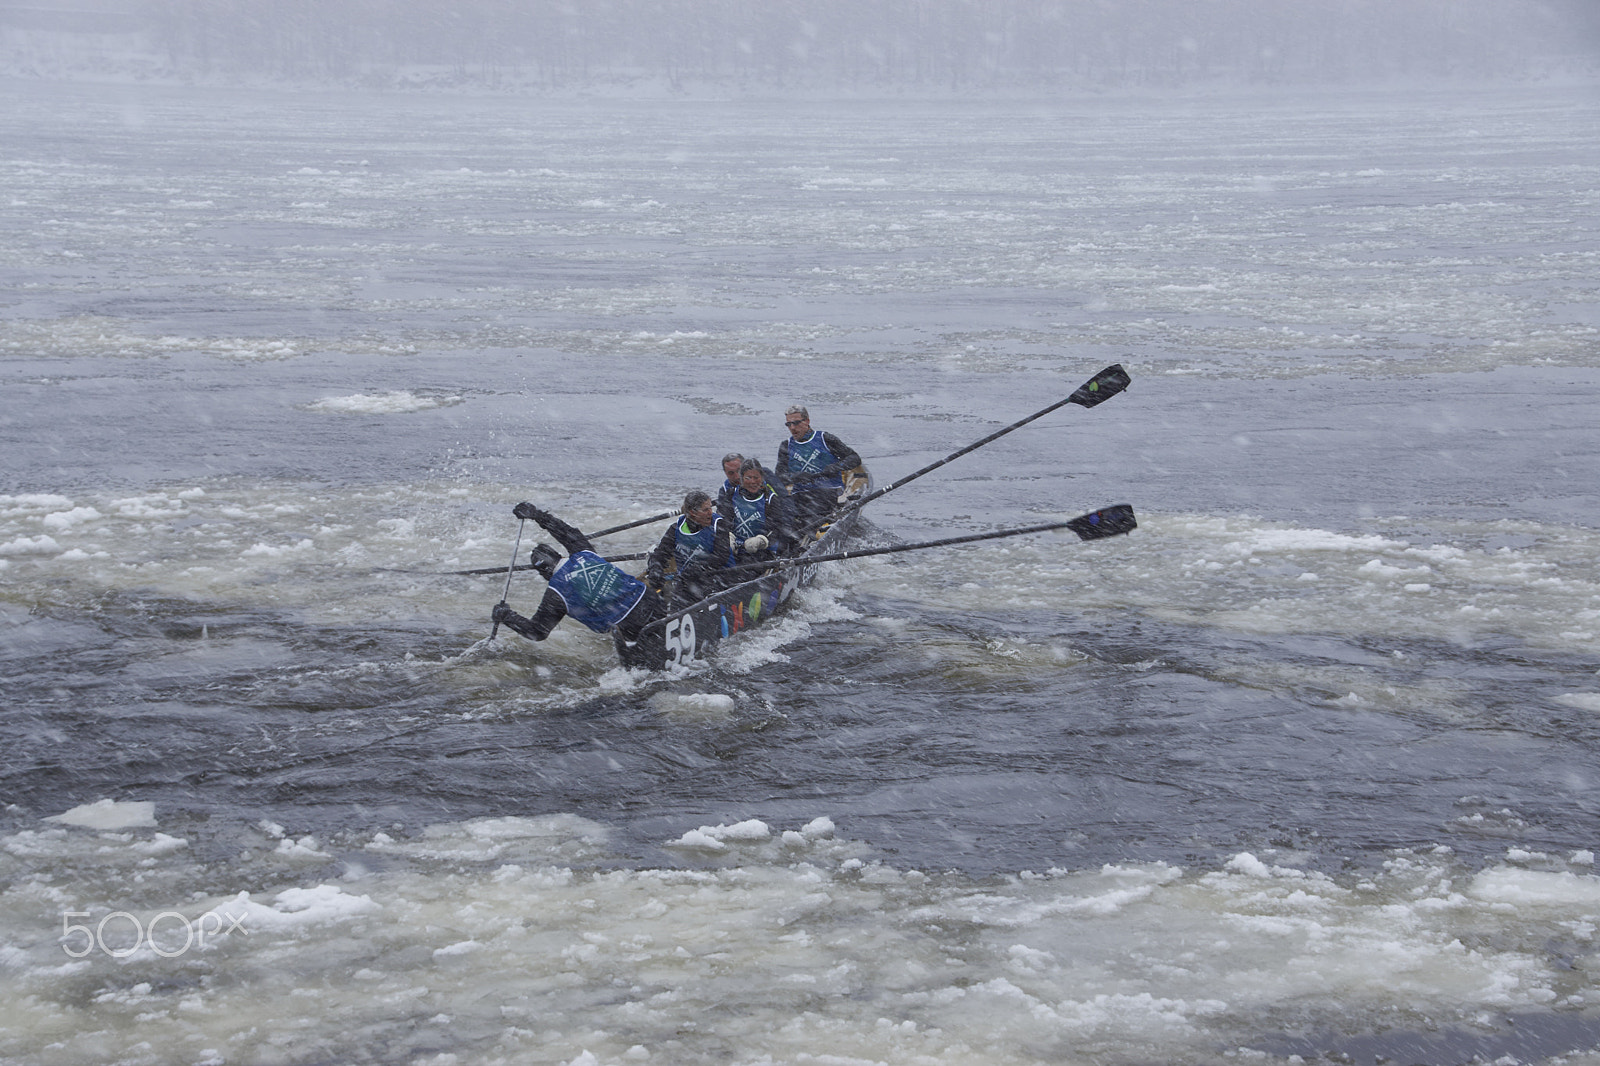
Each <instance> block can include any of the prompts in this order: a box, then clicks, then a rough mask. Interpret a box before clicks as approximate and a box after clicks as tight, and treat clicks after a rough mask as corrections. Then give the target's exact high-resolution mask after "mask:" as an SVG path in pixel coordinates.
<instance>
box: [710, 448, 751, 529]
mask: <svg viewBox="0 0 1600 1066" xmlns="http://www.w3.org/2000/svg"><path fill="white" fill-rule="evenodd" d="M743 466H744V456H743V455H740V454H739V453H738V452H729V453H728V454H727V455H724V456H723V457H722V487H721V488H720V489H718V490H717V513H718V514H724V515H725V514H727V513H728V501H729V500H731V499H732V498H733V493H734V490H736V489H737V488H738V487H739V470H740V469H741V468H742V467H743Z"/></svg>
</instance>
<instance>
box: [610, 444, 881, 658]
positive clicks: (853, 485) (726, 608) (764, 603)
mask: <svg viewBox="0 0 1600 1066" xmlns="http://www.w3.org/2000/svg"><path fill="white" fill-rule="evenodd" d="M871 492H872V476H871V474H869V473H868V472H867V470H866V468H865V467H863V466H858V467H856V468H855V469H854V470H851V471H850V472H849V473H847V474H846V475H845V491H844V493H843V494H842V495H843V496H844V499H845V503H844V504H841V505H840V509H839V510H838V511H836V512H834V516H833V517H832V518H831V519H830V520H829V521H828V522H827V523H825V524H824V525H823V526H822V527H821V528H820V529H818V530H817V532H816V534H815V535H814V536H813V537H812V538H811V542H810V543H809V544H807V545H806V547H805V550H804V551H803V552H801V553H800V554H799V556H797V557H796V558H798V559H799V564H798V565H792V566H786V567H784V568H783V569H781V570H774V571H773V572H772V573H770V574H767V575H762V576H759V577H758V579H753V580H751V579H747V580H745V581H742V582H741V583H740V584H738V585H736V586H734V587H733V588H730V589H729V590H728V591H727V593H725V594H724V595H720V596H715V597H712V598H711V601H712V602H709V603H705V604H704V605H703V606H698V607H697V608H696V609H694V610H691V611H687V612H685V613H682V614H674V615H672V616H671V617H669V619H668V620H667V622H666V624H665V626H657V627H655V629H654V631H653V632H652V633H651V634H649V635H648V636H646V637H645V638H643V639H641V640H639V641H637V642H629V641H626V640H624V639H623V638H622V637H621V636H620V635H619V634H617V633H615V632H613V633H612V642H613V643H614V644H615V645H616V649H617V656H618V657H619V658H620V659H621V660H622V665H624V666H626V667H629V668H632V669H643V670H667V669H672V668H674V667H683V666H687V665H688V664H690V663H692V662H694V661H695V660H697V659H704V658H705V657H706V656H707V655H708V654H709V653H710V651H711V649H712V648H713V647H714V646H715V645H716V643H717V642H718V641H720V640H722V639H723V638H724V637H730V636H732V635H733V634H735V633H738V632H742V631H743V630H746V629H750V628H752V627H754V626H758V625H761V624H762V623H763V622H766V621H768V620H769V619H772V618H776V617H777V616H778V615H780V614H782V613H783V612H784V609H785V608H786V607H787V606H788V604H789V599H790V597H791V596H793V595H794V591H795V590H796V589H798V588H802V587H804V586H805V585H808V584H810V583H811V579H812V576H813V575H814V574H815V572H816V568H817V566H819V565H821V564H808V563H806V562H805V560H806V559H808V558H810V557H813V556H819V555H828V554H831V553H834V552H837V551H839V550H840V549H841V548H842V547H843V546H844V544H845V542H846V541H847V540H848V539H849V538H850V535H851V534H852V533H853V532H854V531H855V527H856V521H857V519H858V518H859V516H860V513H861V512H860V509H859V508H856V507H853V506H851V502H852V501H856V500H860V499H861V498H862V497H864V496H866V495H868V494H869V493H871Z"/></svg>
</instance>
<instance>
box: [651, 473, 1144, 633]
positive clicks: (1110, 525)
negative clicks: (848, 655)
mask: <svg viewBox="0 0 1600 1066" xmlns="http://www.w3.org/2000/svg"><path fill="white" fill-rule="evenodd" d="M1138 528H1139V522H1138V520H1137V519H1135V518H1134V515H1133V507H1132V506H1131V505H1129V504H1126V503H1118V504H1113V505H1112V506H1110V507H1102V508H1101V509H1100V510H1098V511H1090V512H1089V513H1088V514H1086V515H1079V516H1078V517H1077V518H1074V519H1071V520H1070V521H1066V522H1046V523H1044V524H1043V525H1038V526H1024V527H1023V528H1021V529H1000V530H996V531H995V532H993V533H972V534H969V535H967V536H964V537H946V538H944V539H943V540H926V541H923V542H922V543H920V544H897V545H894V546H893V547H889V548H862V549H861V550H859V551H843V552H830V553H829V554H827V555H813V556H811V557H809V558H807V557H805V556H800V557H798V558H794V559H775V560H773V561H772V562H768V563H740V564H739V565H738V566H730V567H728V568H727V569H725V570H723V571H722V573H724V574H727V573H737V572H748V571H751V570H762V571H765V572H764V573H762V574H761V576H760V577H755V578H751V579H750V580H749V581H741V582H739V584H737V585H732V586H730V587H728V588H725V589H722V590H721V591H719V592H714V593H712V594H711V595H710V596H707V597H706V598H705V599H703V600H701V601H699V602H698V603H692V604H690V605H689V606H687V607H684V608H681V609H679V610H676V611H673V612H672V613H671V614H669V615H667V616H665V617H663V618H657V619H656V620H655V621H653V622H649V623H647V624H646V625H644V626H641V627H640V632H643V631H644V630H646V629H649V628H650V627H651V626H658V625H666V624H667V623H668V622H670V621H672V620H673V619H674V618H682V617H683V616H684V615H686V614H693V613H694V612H695V611H698V610H700V609H701V608H702V607H709V606H711V605H712V604H713V603H717V602H718V601H720V600H723V599H726V598H728V597H729V596H730V595H733V594H736V593H738V592H739V591H740V590H741V589H747V588H749V587H750V586H752V585H756V584H760V583H761V582H762V581H765V580H766V579H767V578H768V577H770V576H772V571H774V570H790V569H793V568H794V567H797V566H810V565H811V564H812V563H830V562H835V561H837V560H840V559H860V558H863V557H865V556H868V555H892V554H894V553H895V552H914V551H921V550H922V549H924V548H943V547H945V546H946V545H950V544H970V543H972V542H973V541H978V540H999V539H1000V538H1001V537H1020V536H1022V535H1023V534H1025V533H1045V532H1048V531H1050V530H1052V529H1070V530H1072V531H1073V532H1074V533H1076V534H1077V535H1078V539H1079V540H1103V539H1104V538H1106V537H1115V536H1118V535H1120V534H1123V533H1131V532H1133V531H1134V530H1135V529H1138Z"/></svg>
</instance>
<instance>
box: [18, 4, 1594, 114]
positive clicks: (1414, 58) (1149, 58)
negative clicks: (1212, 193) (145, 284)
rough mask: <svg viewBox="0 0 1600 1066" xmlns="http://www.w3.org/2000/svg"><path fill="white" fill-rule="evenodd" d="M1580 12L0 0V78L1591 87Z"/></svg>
mask: <svg viewBox="0 0 1600 1066" xmlns="http://www.w3.org/2000/svg"><path fill="white" fill-rule="evenodd" d="M1597 42H1600V10H1597V5H1595V4H1593V3H1591V2H1589V0H1386V2H1384V3H1371V2H1368V0H1289V2H1286V0H1119V2H1110V0H1032V2H1022V0H786V2H770V3H750V2H747V0H594V2H585V3H574V2H572V0H464V2H455V3H439V2H426V0H411V2H405V0H324V2H318V3H292V4H290V3H283V2H282V0H233V2H230V3H226V4H219V3H210V2H196V0H88V2H86V3H78V2H75V0H32V2H28V0H18V2H13V3H8V4H4V5H0V73H6V74H13V75H21V76H43V77H60V76H71V77H93V78H139V79H167V78H177V79H184V80H190V79H196V78H200V79H206V80H220V81H231V80H243V81H260V80H264V79H272V80H291V81H306V82H330V83H339V84H359V85H367V86H371V87H382V88H388V87H435V88H437V87H450V86H456V87H459V86H476V87H488V88H499V89H513V88H520V89H538V90H561V89H597V88H607V89H611V90H621V89H633V90H652V91H672V92H692V91H697V90H711V91H757V92H770V91H778V90H821V91H829V90H832V91H849V92H871V91H883V90H893V91H896V92H908V91H910V92H916V91H924V92H981V91H994V90H1015V89H1026V88H1034V89H1037V88H1088V87H1095V88H1110V87H1128V86H1145V87H1148V86H1172V85H1183V84H1196V83H1201V84H1204V83H1218V82H1220V83H1244V82H1249V83H1305V82H1316V83H1327V82H1334V83H1345V82H1352V81H1367V80H1375V79H1376V80H1393V79H1426V78H1451V79H1462V78H1467V79H1481V78H1508V77H1509V78H1524V77H1528V76H1541V75H1548V74H1551V73H1560V72H1573V71H1585V70H1592V69H1593V67H1594V61H1595V55H1596V53H1597V51H1600V48H1597Z"/></svg>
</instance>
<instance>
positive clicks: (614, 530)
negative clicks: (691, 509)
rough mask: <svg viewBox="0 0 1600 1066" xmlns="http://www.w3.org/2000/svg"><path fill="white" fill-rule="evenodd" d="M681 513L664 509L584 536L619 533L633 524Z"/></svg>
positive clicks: (643, 524) (590, 537) (641, 524)
mask: <svg viewBox="0 0 1600 1066" xmlns="http://www.w3.org/2000/svg"><path fill="white" fill-rule="evenodd" d="M682 513H683V512H682V511H666V512H663V513H662V514H653V515H651V516H650V517H649V518H641V519H639V520H638V521H636V522H624V523H623V524H622V525H620V526H612V527H611V528H610V529H601V530H596V531H595V532H593V533H585V534H584V536H586V537H588V538H589V539H590V540H593V539H594V538H596V537H609V536H610V535H611V534H613V533H621V532H622V531H623V530H624V529H633V528H634V527H635V526H647V525H649V524H650V523H651V522H659V521H661V520H662V519H663V518H676V517H677V516H678V515H681V514H682Z"/></svg>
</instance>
